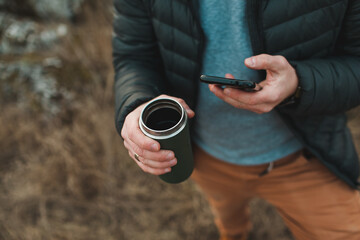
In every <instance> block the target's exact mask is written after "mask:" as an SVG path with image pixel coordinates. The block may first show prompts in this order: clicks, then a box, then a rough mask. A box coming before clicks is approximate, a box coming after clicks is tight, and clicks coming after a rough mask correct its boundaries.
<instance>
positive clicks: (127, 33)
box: [112, 0, 165, 133]
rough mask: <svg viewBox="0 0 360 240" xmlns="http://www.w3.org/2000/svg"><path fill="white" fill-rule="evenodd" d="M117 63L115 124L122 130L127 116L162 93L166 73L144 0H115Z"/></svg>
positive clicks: (114, 23)
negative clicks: (164, 72)
mask: <svg viewBox="0 0 360 240" xmlns="http://www.w3.org/2000/svg"><path fill="white" fill-rule="evenodd" d="M114 11H115V16H114V22H113V37H112V46H113V65H114V70H115V84H114V91H115V124H116V129H117V131H118V132H119V133H120V132H121V129H122V126H123V124H124V120H125V117H126V116H127V114H129V113H130V112H131V111H133V110H134V109H135V108H136V107H138V106H139V105H141V104H142V103H144V102H146V101H148V100H150V99H152V98H154V97H156V96H158V95H160V94H161V93H162V89H163V88H164V84H165V82H164V77H163V74H162V70H161V69H162V68H161V65H162V63H161V58H160V56H159V50H158V47H157V41H156V39H155V35H154V32H153V27H152V23H151V19H150V18H149V16H148V12H147V11H146V8H145V6H144V5H143V3H142V1H140V0H114Z"/></svg>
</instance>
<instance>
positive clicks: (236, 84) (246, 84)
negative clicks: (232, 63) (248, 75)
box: [200, 75, 262, 92]
mask: <svg viewBox="0 0 360 240" xmlns="http://www.w3.org/2000/svg"><path fill="white" fill-rule="evenodd" d="M200 81H201V82H204V83H208V84H217V85H221V86H226V87H233V88H238V89H241V90H243V91H246V92H256V91H260V90H261V89H262V87H261V86H260V85H259V84H257V83H256V82H253V81H251V80H240V79H230V78H223V77H215V76H208V75H201V76H200Z"/></svg>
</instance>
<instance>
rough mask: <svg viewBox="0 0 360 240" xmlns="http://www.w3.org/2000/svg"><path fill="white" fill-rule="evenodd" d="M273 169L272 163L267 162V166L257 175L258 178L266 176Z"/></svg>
mask: <svg viewBox="0 0 360 240" xmlns="http://www.w3.org/2000/svg"><path fill="white" fill-rule="evenodd" d="M273 168H274V162H269V166H268V167H267V168H266V169H265V170H264V171H263V172H261V173H260V174H259V177H262V176H264V175H266V174H268V173H269V172H271V170H272V169H273Z"/></svg>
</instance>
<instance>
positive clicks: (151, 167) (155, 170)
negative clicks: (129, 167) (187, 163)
mask: <svg viewBox="0 0 360 240" xmlns="http://www.w3.org/2000/svg"><path fill="white" fill-rule="evenodd" d="M124 145H125V147H126V148H128V149H129V150H128V153H129V156H130V157H131V158H132V159H133V160H134V161H135V162H136V164H137V165H138V166H139V167H140V168H141V169H142V170H143V171H144V172H147V173H151V174H154V175H161V174H164V173H167V172H170V171H171V167H172V166H175V165H176V164H177V160H176V159H173V160H171V161H170V162H156V161H152V160H148V159H144V158H143V157H141V156H138V157H135V154H136V153H135V152H134V151H133V150H132V149H131V148H130V147H129V145H128V143H127V142H125V143H124Z"/></svg>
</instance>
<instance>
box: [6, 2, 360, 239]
mask: <svg viewBox="0 0 360 240" xmlns="http://www.w3.org/2000/svg"><path fill="white" fill-rule="evenodd" d="M111 25H112V1H111V0H102V1H97V0H0V94H1V98H0V126H1V127H0V240H19V239H24V240H28V239H29V240H30V239H31V240H33V239H34V240H35V239H36V240H38V239H74V240H78V239H79V240H80V239H84V240H85V239H86V240H91V239H104V240H107V239H109V240H144V239H145V240H162V239H164V240H165V239H166V240H169V239H171V240H180V239H181V240H187V239H188V240H213V239H214V240H216V239H217V237H218V233H217V231H216V228H215V226H214V223H213V219H212V216H211V212H210V210H209V207H208V205H207V203H206V201H205V199H204V198H203V197H202V195H201V193H200V192H199V190H198V189H197V188H196V186H195V185H194V184H193V182H191V181H186V182H184V183H182V184H178V185H169V184H166V183H163V182H162V181H160V180H159V179H158V178H157V177H155V176H150V175H148V174H145V173H142V172H141V170H140V169H139V168H138V167H137V165H136V164H134V163H133V161H132V160H131V159H130V158H129V157H128V154H127V152H126V151H125V150H124V148H123V145H122V141H121V139H120V137H119V136H118V135H117V133H116V130H115V127H114V121H113V119H114V115H113V114H114V113H113V108H114V106H113V88H112V87H113V75H114V74H113V70H112V65H111V32H112V29H111V27H112V26H111ZM349 120H350V122H349V126H350V128H351V130H352V132H353V136H354V138H355V140H356V144H357V148H358V149H360V141H359V139H360V126H359V123H360V111H359V110H358V109H355V110H352V111H351V112H349ZM251 208H252V219H253V225H254V229H253V231H252V233H251V237H250V239H253V240H254V239H262V240H266V239H269V240H272V239H276V240H289V239H292V237H291V234H290V233H289V231H288V230H287V228H286V227H285V226H284V224H283V222H282V220H281V219H280V218H279V216H278V215H277V213H276V210H275V209H274V208H272V207H271V206H270V205H268V204H267V203H266V202H264V201H263V200H260V199H254V200H253V201H252V202H251Z"/></svg>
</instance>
